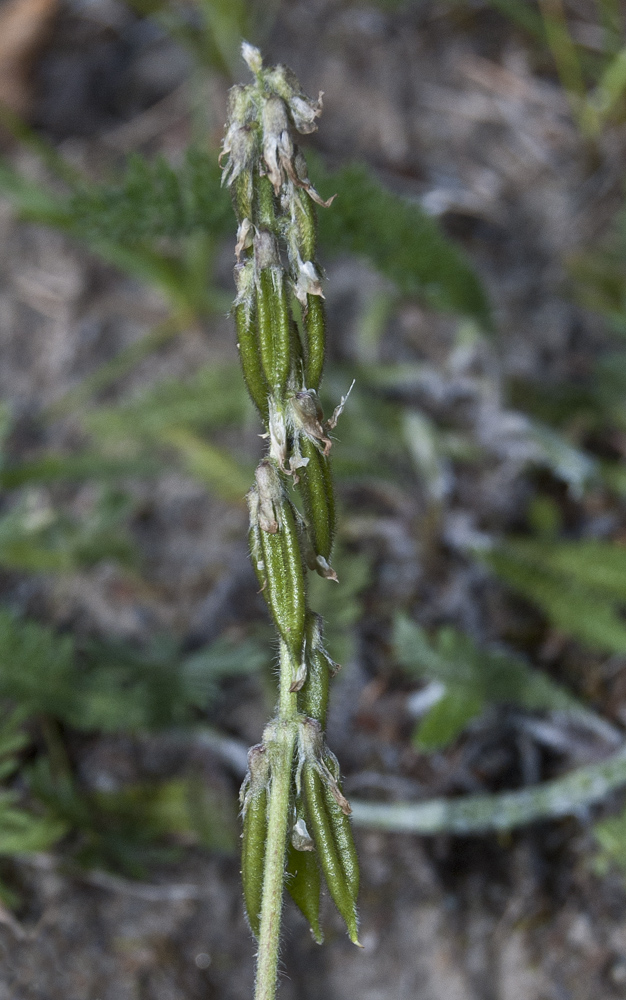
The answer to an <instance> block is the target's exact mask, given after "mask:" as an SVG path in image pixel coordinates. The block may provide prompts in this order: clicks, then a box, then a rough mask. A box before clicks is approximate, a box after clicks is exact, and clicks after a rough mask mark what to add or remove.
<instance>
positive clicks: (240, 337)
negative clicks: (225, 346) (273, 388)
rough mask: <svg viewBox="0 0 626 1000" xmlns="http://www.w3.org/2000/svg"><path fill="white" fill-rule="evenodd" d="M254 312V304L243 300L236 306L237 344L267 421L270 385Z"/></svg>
mask: <svg viewBox="0 0 626 1000" xmlns="http://www.w3.org/2000/svg"><path fill="white" fill-rule="evenodd" d="M254 312H255V310H254V306H253V305H248V304H246V303H243V302H242V303H240V304H239V305H237V306H235V322H236V324H237V346H238V347H239V357H240V358H241V367H242V370H243V377H244V380H245V383H246V386H247V388H248V392H249V393H250V396H251V399H252V402H253V403H254V405H255V406H256V408H257V410H258V411H259V413H260V414H261V417H262V419H263V420H264V421H267V419H268V415H269V412H268V403H267V397H268V395H269V387H268V385H267V382H266V380H265V376H264V374H263V368H262V366H261V357H260V354H259V344H258V340H257V329H256V321H255V315H254Z"/></svg>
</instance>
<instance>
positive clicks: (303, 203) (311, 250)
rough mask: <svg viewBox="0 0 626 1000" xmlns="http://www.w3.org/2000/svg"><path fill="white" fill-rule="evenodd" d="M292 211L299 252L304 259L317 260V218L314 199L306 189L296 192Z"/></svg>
mask: <svg viewBox="0 0 626 1000" xmlns="http://www.w3.org/2000/svg"><path fill="white" fill-rule="evenodd" d="M292 212H293V216H292V218H293V227H294V230H295V239H296V241H297V253H298V254H299V255H300V257H301V259H302V260H315V245H316V241H317V218H316V214H315V208H314V205H313V201H312V200H311V198H310V197H309V195H308V194H307V193H306V191H302V190H300V191H297V192H295V194H294V199H293V209H292Z"/></svg>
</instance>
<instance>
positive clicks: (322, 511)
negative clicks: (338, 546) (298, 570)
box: [298, 436, 335, 575]
mask: <svg viewBox="0 0 626 1000" xmlns="http://www.w3.org/2000/svg"><path fill="white" fill-rule="evenodd" d="M300 448H301V451H302V456H303V458H308V463H307V465H306V466H303V467H302V468H301V469H299V470H298V476H299V479H300V482H299V483H298V491H299V493H300V496H301V497H302V506H303V507H304V514H305V517H306V519H307V523H308V527H309V532H310V537H311V544H312V545H313V548H314V550H315V554H316V555H318V556H322V557H323V558H324V560H326V561H328V560H329V559H330V553H331V550H332V547H333V538H334V534H335V494H334V490H333V483H332V477H331V474H330V468H329V461H328V458H327V457H326V456H325V455H322V454H321V453H320V451H319V450H318V448H316V446H315V445H314V443H313V442H312V441H311V439H310V438H308V437H304V436H303V437H302V438H301V441H300ZM312 568H315V569H317V567H312ZM318 571H319V570H318ZM322 575H325V574H323V573H322Z"/></svg>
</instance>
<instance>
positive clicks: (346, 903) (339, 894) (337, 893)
mask: <svg viewBox="0 0 626 1000" xmlns="http://www.w3.org/2000/svg"><path fill="white" fill-rule="evenodd" d="M302 791H303V795H304V802H305V809H306V819H307V825H308V827H309V829H310V830H311V833H312V835H313V839H314V841H315V847H316V850H317V853H318V857H319V860H320V865H321V867H322V871H323V872H324V878H325V879H326V884H327V886H328V890H329V892H330V894H331V896H332V899H333V902H334V904H335V906H336V907H337V909H338V910H339V913H340V914H341V916H342V917H343V919H344V921H345V924H346V927H347V928H348V934H349V936H350V940H351V941H352V942H353V943H354V944H358V942H359V934H358V918H357V912H356V900H355V897H354V894H353V892H352V889H351V888H350V885H349V883H348V880H347V879H346V876H345V872H344V870H343V865H342V863H341V861H340V859H339V854H338V850H337V845H336V843H335V837H334V831H333V827H332V824H331V821H330V817H329V815H328V810H327V807H326V797H325V795H324V788H323V783H322V779H321V778H320V776H319V774H318V772H317V769H316V768H315V767H314V766H313V765H312V764H311V763H310V762H309V761H305V763H304V766H303V768H302Z"/></svg>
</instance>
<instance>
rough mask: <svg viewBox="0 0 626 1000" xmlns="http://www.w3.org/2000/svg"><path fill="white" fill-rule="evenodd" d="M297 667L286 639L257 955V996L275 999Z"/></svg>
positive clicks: (292, 751)
mask: <svg viewBox="0 0 626 1000" xmlns="http://www.w3.org/2000/svg"><path fill="white" fill-rule="evenodd" d="M292 676H293V667H292V662H291V657H290V655H289V651H288V649H287V647H286V645H285V643H284V642H281V644H280V694H279V702H278V718H277V720H276V722H275V735H274V739H273V741H272V782H271V786H270V793H269V809H268V822H267V841H266V851H265V868H264V872H263V901H262V904H261V933H260V936H259V951H258V955H257V979H256V991H255V994H254V996H255V1000H274V997H275V996H276V981H277V976H278V950H279V945H280V921H281V916H282V900H283V882H284V878H285V853H286V850H287V833H288V829H289V824H290V805H291V803H290V799H291V775H292V770H293V758H294V751H295V744H296V739H297V722H296V716H297V698H296V695H295V694H292V693H291V692H290V691H289V687H290V685H291V678H292Z"/></svg>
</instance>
